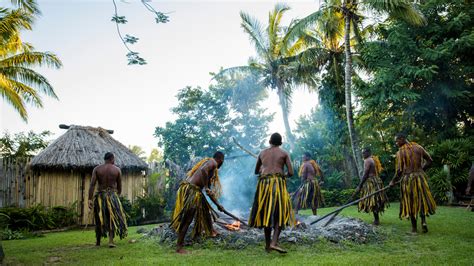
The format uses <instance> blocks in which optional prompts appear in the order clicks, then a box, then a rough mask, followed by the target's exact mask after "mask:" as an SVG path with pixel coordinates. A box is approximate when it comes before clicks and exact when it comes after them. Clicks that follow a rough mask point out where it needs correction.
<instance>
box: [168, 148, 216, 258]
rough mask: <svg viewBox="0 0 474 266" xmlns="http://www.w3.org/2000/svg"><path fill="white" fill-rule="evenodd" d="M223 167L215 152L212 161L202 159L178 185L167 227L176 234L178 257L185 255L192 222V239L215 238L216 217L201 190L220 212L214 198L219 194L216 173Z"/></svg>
mask: <svg viewBox="0 0 474 266" xmlns="http://www.w3.org/2000/svg"><path fill="white" fill-rule="evenodd" d="M223 163H224V154H223V153H222V152H219V151H218V152H216V153H215V154H214V157H213V158H205V159H202V160H201V161H200V162H198V163H197V164H196V165H195V166H194V167H193V168H192V169H191V171H189V172H188V174H187V176H188V177H187V178H186V180H185V181H183V182H182V183H181V184H180V186H179V189H178V192H177V195H176V203H175V207H174V212H173V217H172V221H171V224H170V226H171V227H172V228H173V229H174V230H175V231H176V232H177V233H178V240H177V248H176V252H177V253H181V254H185V253H187V251H185V250H184V238H185V236H186V232H187V231H188V228H189V225H190V224H191V222H192V221H193V220H194V228H193V231H192V233H191V235H192V237H193V238H197V237H199V236H201V235H207V236H212V235H214V234H215V232H214V229H213V226H212V224H213V222H214V221H215V220H216V219H217V214H216V212H215V211H214V210H213V209H212V207H211V205H210V204H209V202H208V201H207V200H206V197H205V196H204V193H203V192H202V190H203V189H205V190H206V194H207V195H208V196H209V197H210V198H211V200H212V201H213V202H214V203H216V205H217V208H218V209H219V210H220V211H222V210H223V208H222V206H221V205H220V204H219V203H218V202H217V198H219V196H220V195H221V191H222V189H221V184H220V181H219V175H218V169H219V168H220V167H221V166H222V164H223Z"/></svg>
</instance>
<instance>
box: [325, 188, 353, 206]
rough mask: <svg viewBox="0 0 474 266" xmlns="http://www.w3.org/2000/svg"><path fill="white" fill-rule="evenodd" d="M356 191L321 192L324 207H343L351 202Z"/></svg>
mask: <svg viewBox="0 0 474 266" xmlns="http://www.w3.org/2000/svg"><path fill="white" fill-rule="evenodd" d="M354 191H355V189H353V188H349V189H343V190H325V189H323V190H321V193H322V194H323V197H324V204H325V205H324V206H326V207H332V206H341V205H343V204H345V203H347V202H348V201H349V199H350V198H351V196H352V194H353V193H354Z"/></svg>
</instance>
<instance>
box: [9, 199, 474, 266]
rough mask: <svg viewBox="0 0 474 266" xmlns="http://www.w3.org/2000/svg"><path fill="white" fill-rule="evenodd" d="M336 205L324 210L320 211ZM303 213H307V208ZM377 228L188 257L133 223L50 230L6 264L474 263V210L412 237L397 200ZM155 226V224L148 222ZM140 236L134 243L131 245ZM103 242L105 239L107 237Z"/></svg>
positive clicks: (441, 212) (351, 212)
mask: <svg viewBox="0 0 474 266" xmlns="http://www.w3.org/2000/svg"><path fill="white" fill-rule="evenodd" d="M330 210H332V208H326V209H321V210H320V214H325V213H328V212H329V211H330ZM302 214H309V212H308V211H305V212H302ZM342 214H343V215H345V216H352V217H358V218H361V219H363V220H364V221H366V222H371V216H370V215H367V214H362V213H358V212H357V209H356V208H348V209H346V210H344V211H343V213H342ZM381 221H382V225H381V226H380V227H379V229H378V230H379V232H380V233H382V234H384V235H385V240H384V241H382V242H379V243H370V244H364V245H358V244H354V243H343V244H334V243H330V242H320V243H317V244H314V245H313V246H297V245H294V244H284V245H283V246H284V247H285V248H287V249H288V251H289V253H288V254H286V255H280V254H277V253H270V254H267V253H265V252H264V251H263V243H262V246H255V247H248V248H246V249H243V250H225V249H220V248H218V247H203V246H202V245H201V246H200V247H190V248H188V250H191V251H192V252H191V254H190V255H189V254H188V255H177V254H175V253H174V249H173V247H169V246H160V245H158V244H157V243H156V241H153V240H150V239H142V238H140V235H139V234H137V233H136V229H137V227H131V228H130V232H129V237H128V238H127V239H126V240H121V241H117V244H118V247H117V248H115V249H109V248H107V247H106V246H102V247H99V248H96V247H95V246H94V231H93V230H87V231H79V230H78V231H69V232H62V233H50V234H47V235H45V236H44V237H40V238H33V239H26V240H10V241H4V242H3V247H4V250H5V253H6V256H7V257H6V259H5V262H6V263H7V264H24V265H39V264H48V263H52V264H53V263H61V264H78V265H96V264H97V265H99V264H100V265H144V264H153V265H178V264H179V265H216V264H225V265H275V264H277V265H302V264H311V265H315V264H325V265H380V264H383V265H387V264H388V265H400V264H401V265H406V264H427V265H433V264H436V265H439V264H449V265H474V256H473V253H474V212H468V211H466V210H465V209H462V208H451V207H439V208H438V210H437V213H436V215H434V216H432V217H430V218H428V226H429V230H430V231H429V233H428V234H419V235H417V236H411V235H408V234H407V233H408V232H409V231H410V222H409V221H405V220H404V221H401V220H399V219H398V204H395V203H394V204H392V206H391V207H390V209H388V210H387V211H386V212H385V214H384V215H383V216H382V219H381ZM146 227H148V228H152V227H153V225H148V226H146ZM130 239H136V240H137V242H136V243H129V240H130ZM104 240H105V239H104Z"/></svg>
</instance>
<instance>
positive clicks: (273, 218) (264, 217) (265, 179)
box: [249, 174, 295, 229]
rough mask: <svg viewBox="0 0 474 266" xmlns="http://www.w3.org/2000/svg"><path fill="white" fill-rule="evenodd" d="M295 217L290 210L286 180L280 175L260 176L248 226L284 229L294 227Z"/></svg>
mask: <svg viewBox="0 0 474 266" xmlns="http://www.w3.org/2000/svg"><path fill="white" fill-rule="evenodd" d="M294 221H295V217H294V213H293V209H292V208H291V199H290V194H288V191H287V190H286V180H285V178H283V176H282V175H281V174H269V175H263V176H260V178H259V180H258V184H257V191H255V198H254V201H253V206H252V211H251V213H250V218H249V226H251V227H257V228H263V227H275V226H277V225H278V226H280V228H282V229H283V228H285V226H292V225H294Z"/></svg>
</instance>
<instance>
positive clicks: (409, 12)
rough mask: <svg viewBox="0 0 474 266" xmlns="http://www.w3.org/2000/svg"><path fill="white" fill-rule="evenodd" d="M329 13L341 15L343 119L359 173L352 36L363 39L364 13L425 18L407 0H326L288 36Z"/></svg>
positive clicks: (414, 19)
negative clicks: (353, 93) (353, 86)
mask: <svg viewBox="0 0 474 266" xmlns="http://www.w3.org/2000/svg"><path fill="white" fill-rule="evenodd" d="M328 13H332V14H334V15H335V16H337V17H340V18H342V19H343V21H344V35H343V36H344V53H345V69H344V72H345V74H344V90H345V105H346V118H347V127H348V130H349V137H350V140H351V146H352V152H353V156H354V160H355V161H356V162H357V168H358V172H359V173H360V171H361V170H362V159H361V158H362V157H361V153H360V148H359V139H358V136H357V133H356V131H355V127H354V113H353V108H352V89H351V85H352V84H351V82H352V75H353V63H352V56H353V55H352V53H351V35H352V36H354V37H355V38H356V39H357V41H359V42H361V41H363V39H362V38H361V34H360V27H361V25H362V21H363V19H364V18H366V16H364V15H363V13H365V14H377V15H382V16H387V18H388V19H403V20H405V21H407V22H409V23H411V24H413V25H423V24H424V23H425V20H424V17H423V15H422V14H421V13H420V12H419V11H418V10H417V9H416V8H415V6H414V5H413V4H412V3H411V2H410V1H408V0H326V1H325V2H324V3H323V5H322V6H321V8H320V9H319V10H318V11H316V12H314V13H312V14H310V15H308V16H307V17H305V18H303V19H301V20H299V21H298V22H297V23H296V24H295V25H294V26H293V29H292V32H291V38H293V39H294V38H297V37H298V36H299V35H301V34H302V33H303V32H304V31H305V30H306V29H307V28H308V27H311V26H312V25H315V24H316V23H318V21H321V20H324V19H327V16H326V17H325V15H326V14H328ZM333 22H334V23H337V25H340V21H339V20H333ZM328 27H334V25H333V24H328ZM291 38H290V39H291Z"/></svg>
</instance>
